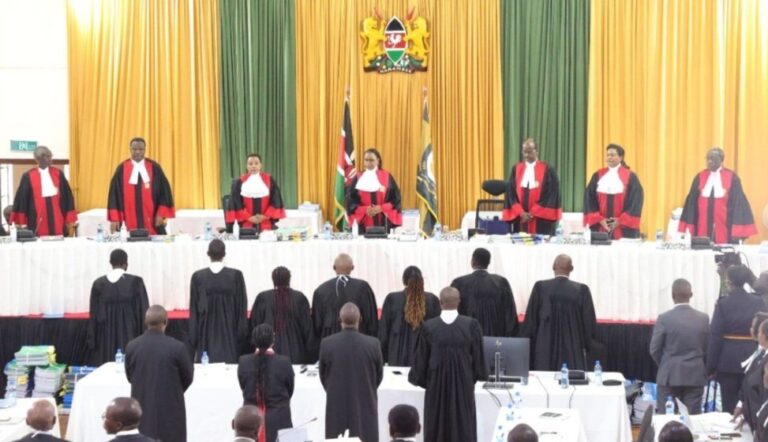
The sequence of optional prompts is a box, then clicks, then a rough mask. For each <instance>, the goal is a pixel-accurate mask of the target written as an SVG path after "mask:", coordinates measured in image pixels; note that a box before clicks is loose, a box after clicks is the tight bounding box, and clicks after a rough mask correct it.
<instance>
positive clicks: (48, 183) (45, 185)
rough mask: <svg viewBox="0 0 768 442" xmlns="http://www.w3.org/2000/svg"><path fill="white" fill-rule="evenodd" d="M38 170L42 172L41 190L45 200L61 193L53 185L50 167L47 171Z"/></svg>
mask: <svg viewBox="0 0 768 442" xmlns="http://www.w3.org/2000/svg"><path fill="white" fill-rule="evenodd" d="M37 170H39V171H40V190H41V192H42V194H43V198H48V197H49V196H56V195H57V194H58V193H59V189H57V188H56V186H54V185H53V180H52V179H51V169H50V167H46V168H45V169H40V168H38V169H37Z"/></svg>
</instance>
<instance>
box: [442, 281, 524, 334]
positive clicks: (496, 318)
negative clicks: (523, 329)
mask: <svg viewBox="0 0 768 442" xmlns="http://www.w3.org/2000/svg"><path fill="white" fill-rule="evenodd" d="M451 287H454V288H456V289H457V290H458V291H459V295H460V297H461V303H459V314H461V315H465V316H470V317H472V318H475V319H477V321H478V322H479V323H480V326H481V327H482V330H483V336H515V335H516V334H517V326H518V322H519V321H518V319H517V307H516V306H515V298H514V296H513V295H512V287H510V285H509V281H507V279H506V278H504V277H503V276H500V275H494V274H491V273H488V271H486V270H475V271H474V272H472V273H470V274H469V275H464V276H461V277H458V278H456V279H454V280H453V282H451Z"/></svg>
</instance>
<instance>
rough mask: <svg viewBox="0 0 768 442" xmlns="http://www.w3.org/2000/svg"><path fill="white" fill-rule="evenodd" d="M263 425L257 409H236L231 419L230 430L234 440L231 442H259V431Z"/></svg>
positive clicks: (247, 407)
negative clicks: (233, 432) (232, 431)
mask: <svg viewBox="0 0 768 442" xmlns="http://www.w3.org/2000/svg"><path fill="white" fill-rule="evenodd" d="M262 423H263V419H262V417H261V414H260V413H259V409H258V408H257V407H256V406H254V405H245V406H242V407H240V408H238V409H237V413H235V418H234V419H232V429H233V430H235V438H234V439H232V442H256V441H258V440H259V429H260V428H261V425H262Z"/></svg>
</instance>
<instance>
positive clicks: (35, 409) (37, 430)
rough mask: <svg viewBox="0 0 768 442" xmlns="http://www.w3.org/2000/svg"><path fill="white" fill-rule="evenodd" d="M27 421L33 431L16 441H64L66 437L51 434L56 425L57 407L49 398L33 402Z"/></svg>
mask: <svg viewBox="0 0 768 442" xmlns="http://www.w3.org/2000/svg"><path fill="white" fill-rule="evenodd" d="M26 423H27V426H28V427H29V428H31V429H32V430H33V431H32V432H31V433H29V434H27V435H26V436H24V437H22V438H21V439H17V440H16V442H27V441H29V442H59V441H64V439H61V438H58V437H56V436H54V435H52V434H50V433H51V431H52V430H53V427H54V426H55V425H56V407H54V405H53V404H52V403H50V402H49V401H47V400H44V399H40V400H38V401H35V402H34V403H32V407H30V408H29V410H27V421H26ZM5 440H8V439H5Z"/></svg>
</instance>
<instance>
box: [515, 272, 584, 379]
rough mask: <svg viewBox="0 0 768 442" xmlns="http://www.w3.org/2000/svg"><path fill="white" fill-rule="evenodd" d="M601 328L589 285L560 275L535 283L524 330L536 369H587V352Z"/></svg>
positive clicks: (533, 365)
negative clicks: (565, 367) (564, 365)
mask: <svg viewBox="0 0 768 442" xmlns="http://www.w3.org/2000/svg"><path fill="white" fill-rule="evenodd" d="M596 327H597V320H596V319H595V306H594V304H593V303H592V294H591V293H590V291H589V287H587V286H586V285H585V284H580V283H578V282H574V281H571V280H570V279H568V278H565V277H556V278H554V279H548V280H546V281H538V282H536V284H534V285H533V290H532V291H531V297H530V299H529V300H528V309H527V310H526V312H525V323H524V324H523V333H522V335H523V336H525V337H529V338H531V354H532V356H533V357H532V358H531V362H532V368H533V369H534V370H542V371H557V370H559V369H560V367H561V366H562V364H563V363H567V364H568V368H570V369H575V370H587V369H588V367H587V363H586V360H585V358H584V352H585V351H587V350H588V349H589V345H590V342H591V341H592V338H593V336H594V333H595V329H596Z"/></svg>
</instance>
